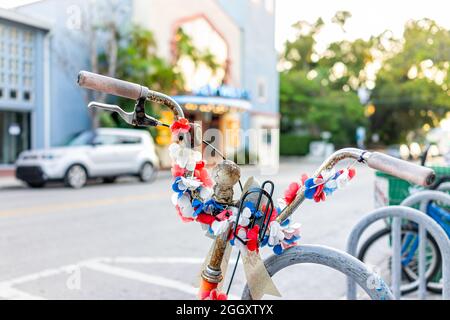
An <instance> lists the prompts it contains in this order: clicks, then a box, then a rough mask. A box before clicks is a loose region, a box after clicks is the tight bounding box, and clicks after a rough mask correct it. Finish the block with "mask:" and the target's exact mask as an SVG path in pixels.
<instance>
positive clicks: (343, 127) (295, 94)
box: [280, 71, 366, 146]
mask: <svg viewBox="0 0 450 320" xmlns="http://www.w3.org/2000/svg"><path fill="white" fill-rule="evenodd" d="M322 80H323V79H322ZM280 84H281V87H280V90H281V94H280V105H281V114H282V118H283V119H282V128H281V129H282V133H288V132H293V131H296V130H298V129H304V130H306V131H307V132H308V133H309V134H310V135H311V136H312V137H314V138H315V139H320V133H321V132H323V131H329V132H331V133H332V137H331V141H332V142H333V143H335V144H337V145H338V146H344V145H349V144H352V143H354V137H355V131H356V128H357V127H358V126H362V125H366V119H365V117H364V108H363V107H362V105H361V103H360V102H359V98H358V96H357V94H356V93H355V92H352V91H349V92H344V91H342V90H335V89H333V88H332V87H330V86H324V85H322V84H321V78H320V77H319V76H317V77H316V78H315V79H312V80H309V79H308V78H307V76H306V75H305V72H303V71H293V72H292V71H291V72H284V73H282V74H281V76H280Z"/></svg>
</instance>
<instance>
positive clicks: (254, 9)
mask: <svg viewBox="0 0 450 320" xmlns="http://www.w3.org/2000/svg"><path fill="white" fill-rule="evenodd" d="M111 1H113V0H111ZM114 3H115V4H117V3H120V4H121V5H123V7H124V10H123V14H124V16H125V18H126V20H128V21H130V22H133V23H135V24H139V25H141V26H143V27H146V28H148V29H149V30H151V31H152V32H153V34H154V36H155V39H156V42H157V45H158V54H159V55H160V56H162V57H164V58H165V59H167V60H172V59H174V56H175V55H176V52H174V41H176V37H177V31H179V30H181V29H182V31H183V32H185V33H186V34H188V35H189V36H190V37H191V38H192V39H193V41H194V42H195V45H196V46H199V47H200V48H202V49H204V50H208V51H210V52H211V53H213V54H214V56H215V57H216V58H217V60H218V62H219V65H220V68H219V70H218V71H217V72H216V73H214V74H211V73H208V71H207V70H206V69H202V68H196V67H194V66H193V64H192V62H191V61H182V62H181V63H180V64H179V67H180V68H181V69H182V72H183V73H184V76H185V79H187V81H186V86H187V87H186V90H185V91H186V92H184V93H183V94H180V95H179V96H177V97H176V99H178V102H179V103H180V104H183V106H184V107H185V109H187V114H188V116H189V117H190V118H191V119H192V120H198V121H200V120H201V121H202V123H204V129H205V130H206V129H210V128H216V129H218V130H220V131H221V132H225V131H227V132H232V135H231V136H232V138H231V139H227V141H228V142H223V143H222V144H221V145H220V147H221V148H223V149H229V151H231V150H238V149H242V148H245V145H246V144H247V143H248V140H249V136H248V134H247V132H246V131H247V129H250V128H251V129H254V130H255V132H256V133H254V134H253V136H254V137H256V140H258V141H259V143H260V145H263V146H265V147H266V149H265V150H263V151H258V152H261V154H258V158H260V159H264V158H271V159H272V161H275V162H277V161H278V137H277V136H276V134H277V130H273V131H271V130H270V129H277V128H278V123H279V113H278V109H279V108H278V74H277V71H276V62H277V53H276V51H275V45H274V28H275V23H274V20H275V17H274V14H275V12H274V1H273V0H189V1H186V0H122V1H114ZM91 4H92V2H91V1H89V0H43V1H39V2H36V3H33V4H29V5H26V6H22V7H18V8H17V9H16V10H15V11H16V12H17V13H19V14H21V15H26V16H29V17H31V18H32V19H37V20H40V21H45V23H46V28H42V27H41V28H36V27H34V29H33V30H34V31H33V32H35V34H36V35H37V36H36V41H37V45H38V50H41V51H42V52H41V53H40V55H37V56H36V59H37V62H38V64H37V65H38V66H37V67H36V68H35V69H34V70H35V72H36V77H37V78H39V77H40V80H41V81H38V82H36V85H37V86H38V88H37V89H36V90H37V91H36V93H34V95H33V98H34V99H40V100H39V102H38V101H37V100H34V101H36V102H37V103H36V104H35V106H34V107H33V108H35V109H33V110H35V115H34V116H32V119H31V120H30V121H31V122H32V123H35V126H34V127H33V129H32V130H31V131H30V132H31V133H30V138H29V139H30V141H31V142H30V143H29V144H28V145H25V148H26V147H31V148H41V147H48V146H55V145H60V144H62V143H64V141H66V140H67V139H68V138H69V137H71V136H73V135H74V134H75V133H77V132H79V131H82V130H85V129H88V128H89V127H90V120H89V115H88V112H87V109H86V103H87V101H88V98H89V97H87V96H86V92H85V91H84V90H80V88H78V87H77V86H76V74H77V72H78V70H81V69H89V63H88V62H89V52H88V49H87V48H88V45H87V42H86V41H89V39H86V35H85V34H84V33H83V32H82V27H83V19H88V18H89V13H88V12H89V9H90V8H91V7H90V6H91ZM86 11H88V12H86ZM23 28H26V27H25V25H24V26H23ZM27 28H28V27H27ZM39 39H40V40H39ZM39 41H40V42H39ZM45 46H47V47H48V52H47V53H45V50H44V47H45ZM39 48H41V49H39ZM46 64H47V66H48V67H47V68H48V69H47V72H44V69H45V65H46ZM23 71H25V69H24V70H23ZM23 76H26V75H25V74H24V75H23ZM41 87H42V88H41ZM45 88H47V89H45ZM44 93H47V96H45V95H44ZM0 100H1V98H0ZM1 108H2V105H0V110H2V109H1ZM22 108H26V103H24V107H22ZM28 108H31V107H30V106H28ZM166 115H167V114H166ZM8 117H11V116H8ZM19 120H20V119H19ZM168 120H170V119H168ZM21 121H25V122H26V121H27V120H21ZM12 129H14V128H12ZM239 129H243V131H245V132H242V131H240V132H237V130H239ZM259 129H265V130H263V131H260V132H259V131H258V130H259ZM13 131H14V130H13ZM166 134H167V133H166ZM161 136H162V137H163V136H164V132H161ZM158 141H159V142H160V143H161V145H162V146H164V144H167V139H162V138H161V139H157V142H158ZM162 149H163V148H162ZM263 149H264V148H263ZM260 150H262V149H260ZM162 158H163V161H164V155H163V154H162ZM13 160H14V156H12V157H10V160H9V162H12V161H13ZM0 163H5V161H4V160H2V159H0Z"/></svg>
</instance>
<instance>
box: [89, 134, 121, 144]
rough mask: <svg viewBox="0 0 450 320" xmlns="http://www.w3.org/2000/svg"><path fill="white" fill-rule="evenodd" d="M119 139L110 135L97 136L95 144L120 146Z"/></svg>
mask: <svg viewBox="0 0 450 320" xmlns="http://www.w3.org/2000/svg"><path fill="white" fill-rule="evenodd" d="M118 142H119V137H117V136H113V135H109V134H99V135H97V136H95V138H94V141H93V143H94V144H96V145H102V146H103V145H113V144H118Z"/></svg>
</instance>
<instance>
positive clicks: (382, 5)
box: [275, 0, 450, 51]
mask: <svg viewBox="0 0 450 320" xmlns="http://www.w3.org/2000/svg"><path fill="white" fill-rule="evenodd" d="M275 3H276V39H275V45H276V47H277V49H278V50H279V51H280V50H281V49H282V48H283V44H284V42H285V41H286V39H288V38H289V37H292V36H293V34H294V33H293V31H292V29H291V26H292V24H293V23H295V22H296V21H298V20H306V21H308V22H313V21H315V20H316V19H317V18H319V17H322V18H323V19H324V21H325V23H326V24H328V23H329V22H330V21H331V18H332V17H333V16H334V14H335V13H336V11H340V10H346V11H350V12H351V13H352V18H350V19H349V20H348V21H347V25H346V30H347V35H345V36H344V35H343V33H342V31H341V30H340V28H339V27H338V26H336V25H332V26H330V27H327V28H325V29H324V30H323V31H322V34H321V35H320V38H318V39H317V40H318V44H319V46H320V47H324V46H325V45H326V44H327V43H330V42H332V41H335V40H340V39H342V38H343V37H345V38H348V39H355V38H360V37H362V38H369V37H370V36H371V35H378V34H380V33H381V32H383V31H384V30H386V29H390V30H391V31H392V32H393V33H394V35H395V36H398V37H400V36H401V35H402V31H403V26H404V24H405V22H406V21H408V20H410V19H421V18H425V17H426V18H431V19H434V20H436V21H437V22H438V23H439V24H441V25H442V26H444V27H446V28H448V29H450V1H448V0H275Z"/></svg>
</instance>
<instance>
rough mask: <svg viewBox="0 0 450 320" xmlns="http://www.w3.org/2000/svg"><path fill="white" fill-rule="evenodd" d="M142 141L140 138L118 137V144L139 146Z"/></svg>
mask: <svg viewBox="0 0 450 320" xmlns="http://www.w3.org/2000/svg"><path fill="white" fill-rule="evenodd" d="M141 142H142V139H141V138H140V137H132V136H122V137H119V143H120V144H140V143H141Z"/></svg>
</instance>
